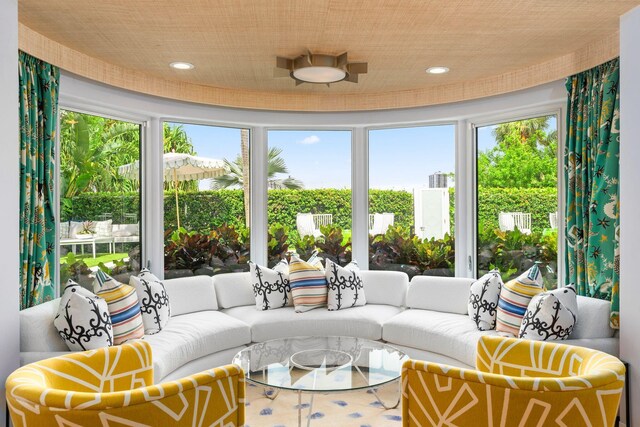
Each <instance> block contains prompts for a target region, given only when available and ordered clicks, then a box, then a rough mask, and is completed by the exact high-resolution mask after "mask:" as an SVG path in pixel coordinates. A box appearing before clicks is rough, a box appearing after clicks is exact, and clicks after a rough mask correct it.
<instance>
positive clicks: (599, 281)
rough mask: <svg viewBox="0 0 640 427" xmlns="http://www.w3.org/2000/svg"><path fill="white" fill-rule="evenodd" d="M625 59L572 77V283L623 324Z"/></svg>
mask: <svg viewBox="0 0 640 427" xmlns="http://www.w3.org/2000/svg"><path fill="white" fill-rule="evenodd" d="M619 74H620V66H619V59H614V60H612V61H609V62H607V63H605V64H602V65H599V66H597V67H595V68H592V69H590V70H587V71H585V72H582V73H580V74H576V75H575V76H572V77H570V78H569V79H567V84H566V86H567V90H568V92H569V97H568V105H567V143H566V148H565V155H564V167H565V179H566V183H567V193H566V195H567V207H566V218H567V226H566V242H567V250H566V253H567V262H566V266H567V281H568V282H569V283H575V284H576V291H577V293H578V295H586V296H591V297H594V298H602V299H608V300H611V317H610V323H611V326H612V327H613V328H616V329H617V328H619V302H618V289H619V285H620V278H619V275H620V268H619V267H620V248H619V239H620V214H619V210H620V201H619V198H618V183H619V155H620V94H619V91H618V89H619Z"/></svg>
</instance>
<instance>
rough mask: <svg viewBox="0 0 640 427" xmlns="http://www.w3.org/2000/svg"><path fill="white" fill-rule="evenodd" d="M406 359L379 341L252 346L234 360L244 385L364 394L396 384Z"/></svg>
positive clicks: (285, 341)
mask: <svg viewBox="0 0 640 427" xmlns="http://www.w3.org/2000/svg"><path fill="white" fill-rule="evenodd" d="M407 359H408V356H407V355H406V354H404V353H403V352H401V351H400V350H397V349H395V348H394V347H392V346H390V345H387V344H385V343H382V342H378V341H371V340H367V339H363V338H352V337H295V338H282V339H276V340H271V341H265V342H262V343H258V344H253V345H252V346H250V347H247V348H245V349H244V350H242V351H240V352H239V353H238V354H236V356H235V357H234V359H233V362H232V363H235V364H237V365H239V366H241V367H242V369H244V372H245V376H246V378H247V380H248V381H250V382H253V383H255V384H261V385H264V386H266V387H273V388H278V389H287V390H299V391H309V392H312V391H345V390H358V389H367V388H372V387H376V386H380V385H383V384H386V383H388V382H391V381H394V380H397V379H398V378H399V377H400V371H401V370H402V364H403V363H404V361H405V360H407Z"/></svg>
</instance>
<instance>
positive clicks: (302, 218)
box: [296, 213, 324, 238]
mask: <svg viewBox="0 0 640 427" xmlns="http://www.w3.org/2000/svg"><path fill="white" fill-rule="evenodd" d="M313 217H314V215H313V214H310V213H298V214H297V215H296V228H297V229H298V234H300V237H304V236H313V237H315V238H318V237H320V236H322V232H321V231H320V228H319V227H317V226H316V223H315V221H314V220H313V219H314V218H313ZM323 225H324V224H323Z"/></svg>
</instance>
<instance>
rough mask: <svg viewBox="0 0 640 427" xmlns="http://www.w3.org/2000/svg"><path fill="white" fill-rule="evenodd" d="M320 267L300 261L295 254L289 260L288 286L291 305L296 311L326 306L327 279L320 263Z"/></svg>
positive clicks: (300, 311)
mask: <svg viewBox="0 0 640 427" xmlns="http://www.w3.org/2000/svg"><path fill="white" fill-rule="evenodd" d="M319 267H320V268H318V266H317V265H311V264H309V263H307V262H305V261H302V260H301V259H300V258H299V257H297V256H295V255H294V256H292V257H291V262H289V286H290V287H291V295H292V297H293V305H294V306H295V310H296V312H298V313H302V312H304V311H309V310H313V309H314V308H320V307H326V306H327V279H326V278H325V274H324V269H322V263H320V266H319Z"/></svg>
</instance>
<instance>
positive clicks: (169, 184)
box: [162, 123, 198, 191]
mask: <svg viewBox="0 0 640 427" xmlns="http://www.w3.org/2000/svg"><path fill="white" fill-rule="evenodd" d="M162 133H163V139H162V141H163V149H164V152H165V153H172V152H173V153H183V154H191V155H195V154H196V152H195V150H194V149H193V144H192V143H191V138H189V135H187V132H186V131H185V130H184V127H183V126H182V125H178V124H174V123H164V126H163V129H162ZM176 185H177V186H178V190H181V191H197V190H198V182H197V181H178V182H177V183H176V182H173V181H165V182H164V189H165V190H167V191H168V190H173V189H174V188H175V186H176Z"/></svg>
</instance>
